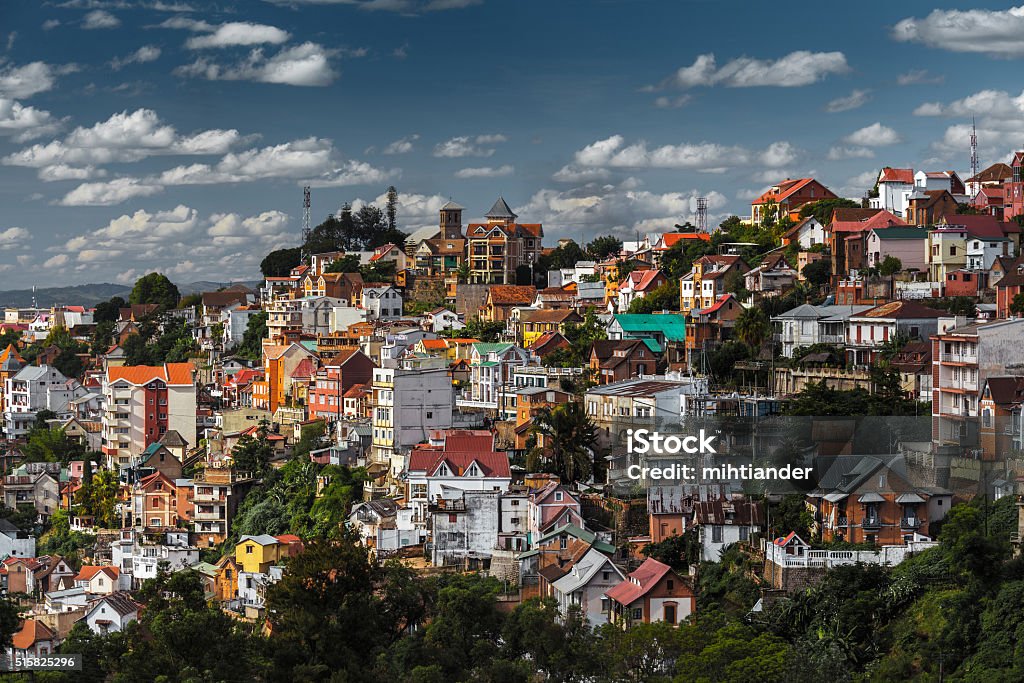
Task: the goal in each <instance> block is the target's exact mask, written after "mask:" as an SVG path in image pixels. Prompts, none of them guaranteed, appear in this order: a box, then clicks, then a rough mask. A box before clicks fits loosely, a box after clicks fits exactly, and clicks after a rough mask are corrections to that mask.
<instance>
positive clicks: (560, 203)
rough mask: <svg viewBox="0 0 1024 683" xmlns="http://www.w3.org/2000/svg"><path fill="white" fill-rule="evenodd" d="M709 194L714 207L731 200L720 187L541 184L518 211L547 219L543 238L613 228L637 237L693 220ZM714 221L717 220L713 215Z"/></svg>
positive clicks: (614, 231) (539, 219) (621, 234)
mask: <svg viewBox="0 0 1024 683" xmlns="http://www.w3.org/2000/svg"><path fill="white" fill-rule="evenodd" d="M701 196H702V197H707V198H708V207H709V209H710V210H711V211H712V212H715V211H719V210H721V209H722V208H723V207H725V206H726V205H727V204H728V200H727V199H726V197H725V196H724V195H722V194H721V193H719V192H716V191H699V190H690V191H689V192H666V193H655V192H648V191H637V190H633V189H627V188H626V187H622V186H616V185H609V184H598V183H591V184H588V185H584V186H582V187H577V188H573V189H569V190H553V189H542V190H539V191H538V192H536V193H535V194H534V195H533V196H532V197H530V200H529V201H528V202H527V203H526V204H525V205H524V206H517V207H516V208H515V211H516V213H518V214H519V215H520V216H523V217H524V220H528V221H531V222H533V221H536V222H541V223H544V224H545V239H547V238H548V236H550V239H552V240H555V239H559V238H563V237H571V238H573V239H576V240H579V239H580V238H581V234H582V235H584V236H589V235H597V234H608V233H612V234H615V235H618V236H619V237H620V238H624V239H636V237H635V235H636V232H638V231H639V232H640V233H641V234H644V233H647V232H664V231H667V230H671V229H672V227H673V226H674V225H675V224H676V223H682V222H684V221H688V220H692V219H693V213H694V209H695V208H696V199H697V197H701ZM710 222H712V223H713V222H714V217H712V219H711V221H710Z"/></svg>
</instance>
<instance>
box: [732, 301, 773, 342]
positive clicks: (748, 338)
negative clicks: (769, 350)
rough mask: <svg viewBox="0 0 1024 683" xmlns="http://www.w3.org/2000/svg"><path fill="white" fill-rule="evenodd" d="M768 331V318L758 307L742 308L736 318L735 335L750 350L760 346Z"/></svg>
mask: <svg viewBox="0 0 1024 683" xmlns="http://www.w3.org/2000/svg"><path fill="white" fill-rule="evenodd" d="M768 332H769V328H768V318H767V317H765V314H764V311H762V310H761V309H760V308H757V307H751V308H747V309H744V310H743V312H742V313H740V315H739V317H738V318H736V336H737V337H738V338H739V340H740V341H741V342H743V343H744V344H746V345H747V346H748V347H750V349H751V352H756V351H757V350H758V349H759V348H761V344H763V343H764V340H765V339H767V338H768Z"/></svg>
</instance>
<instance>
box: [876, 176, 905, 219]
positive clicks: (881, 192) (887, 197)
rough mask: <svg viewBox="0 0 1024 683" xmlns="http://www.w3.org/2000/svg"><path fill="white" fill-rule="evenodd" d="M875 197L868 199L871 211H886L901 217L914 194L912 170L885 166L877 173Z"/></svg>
mask: <svg viewBox="0 0 1024 683" xmlns="http://www.w3.org/2000/svg"><path fill="white" fill-rule="evenodd" d="M876 188H877V191H878V194H877V196H875V197H871V198H870V206H871V208H872V209H881V210H883V211H888V212H890V213H892V214H894V215H896V216H899V217H901V218H902V217H903V215H904V214H905V213H906V211H907V207H908V206H909V201H910V199H909V198H910V195H911V194H913V192H914V169H912V168H891V167H889V166H886V167H885V168H883V169H882V170H881V171H879V173H878V181H877V183H876Z"/></svg>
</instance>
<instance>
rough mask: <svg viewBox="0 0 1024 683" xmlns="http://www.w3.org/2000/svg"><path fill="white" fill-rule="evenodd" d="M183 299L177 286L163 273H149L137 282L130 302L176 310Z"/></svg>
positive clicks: (130, 295)
mask: <svg viewBox="0 0 1024 683" xmlns="http://www.w3.org/2000/svg"><path fill="white" fill-rule="evenodd" d="M180 299H181V293H180V292H179V291H178V288H177V286H175V284H174V283H173V282H171V281H170V280H168V279H167V276H166V275H163V274H162V273H149V274H148V275H143V276H142V277H140V278H139V279H138V280H136V281H135V286H134V287H133V288H132V293H131V294H129V295H128V301H129V302H130V303H132V304H133V305H134V304H156V305H158V306H162V307H163V308H174V307H176V306H177V305H178V301H179V300H180Z"/></svg>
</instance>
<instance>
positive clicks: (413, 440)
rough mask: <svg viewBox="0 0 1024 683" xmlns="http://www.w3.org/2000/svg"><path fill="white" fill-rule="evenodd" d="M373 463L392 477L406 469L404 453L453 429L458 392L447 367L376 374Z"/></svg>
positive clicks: (395, 370)
mask: <svg viewBox="0 0 1024 683" xmlns="http://www.w3.org/2000/svg"><path fill="white" fill-rule="evenodd" d="M372 382H373V386H372V390H373V399H372V406H371V408H372V413H373V419H372V426H373V440H372V447H373V460H374V461H375V462H377V463H381V464H386V465H387V466H388V469H389V471H390V473H391V476H398V474H400V473H401V472H402V470H403V469H405V453H406V452H407V451H408V449H409V448H411V447H412V446H414V445H416V444H418V443H422V442H423V441H425V440H426V439H427V437H428V436H429V434H430V432H432V431H434V430H438V429H448V428H450V427H451V426H452V413H453V408H454V404H455V389H454V387H453V386H452V379H451V373H450V372H449V370H448V368H447V367H441V368H425V369H420V370H412V369H405V368H376V369H374V371H373V380H372Z"/></svg>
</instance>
